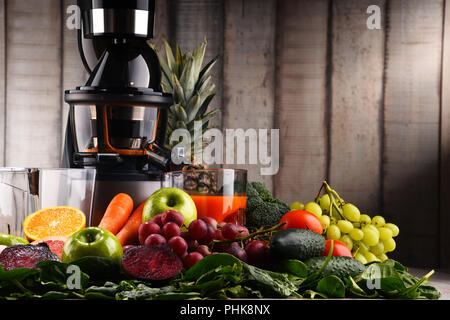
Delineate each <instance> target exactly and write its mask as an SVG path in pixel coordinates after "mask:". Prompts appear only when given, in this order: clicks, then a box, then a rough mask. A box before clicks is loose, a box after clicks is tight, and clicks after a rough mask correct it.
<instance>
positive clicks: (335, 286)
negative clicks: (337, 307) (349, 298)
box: [316, 275, 345, 298]
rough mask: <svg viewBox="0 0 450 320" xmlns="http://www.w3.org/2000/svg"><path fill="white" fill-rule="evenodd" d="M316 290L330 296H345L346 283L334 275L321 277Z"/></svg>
mask: <svg viewBox="0 0 450 320" xmlns="http://www.w3.org/2000/svg"><path fill="white" fill-rule="evenodd" d="M316 291H317V292H320V293H322V294H324V295H326V296H327V297H330V298H345V284H344V282H343V281H342V280H341V279H339V278H338V277H336V276H334V275H329V276H326V277H324V278H322V279H320V281H319V282H318V283H317V287H316Z"/></svg>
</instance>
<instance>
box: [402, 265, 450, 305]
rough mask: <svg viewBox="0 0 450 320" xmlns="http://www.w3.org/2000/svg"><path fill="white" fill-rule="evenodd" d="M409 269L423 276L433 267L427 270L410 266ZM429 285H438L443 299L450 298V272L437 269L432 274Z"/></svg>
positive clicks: (412, 272)
mask: <svg viewBox="0 0 450 320" xmlns="http://www.w3.org/2000/svg"><path fill="white" fill-rule="evenodd" d="M408 270H409V272H410V273H411V274H412V275H414V276H416V277H419V278H421V277H423V276H424V275H426V274H427V273H428V272H429V271H430V270H431V269H430V270H425V269H417V268H408ZM428 285H431V286H433V287H436V288H437V289H438V290H439V291H441V293H442V297H441V300H450V273H447V272H442V271H435V273H434V274H433V275H432V276H431V278H430V282H429V283H428Z"/></svg>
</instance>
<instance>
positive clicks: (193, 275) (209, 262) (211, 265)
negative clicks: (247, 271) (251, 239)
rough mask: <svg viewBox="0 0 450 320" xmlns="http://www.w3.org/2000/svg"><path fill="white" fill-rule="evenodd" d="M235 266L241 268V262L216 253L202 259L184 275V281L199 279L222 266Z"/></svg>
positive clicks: (224, 254)
mask: <svg viewBox="0 0 450 320" xmlns="http://www.w3.org/2000/svg"><path fill="white" fill-rule="evenodd" d="M233 265H237V266H238V268H242V263H241V260H239V259H237V258H235V257H234V256H232V255H231V254H226V253H218V254H212V255H209V256H206V257H204V258H203V259H201V260H200V261H199V262H197V263H196V264H195V265H194V266H193V267H192V268H190V269H189V270H188V271H186V273H185V274H184V280H187V281H193V280H197V279H199V278H200V277H201V276H202V275H204V274H205V273H207V272H209V271H211V270H214V269H216V268H217V267H222V266H233Z"/></svg>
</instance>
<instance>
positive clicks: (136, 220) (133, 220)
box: [116, 202, 145, 246]
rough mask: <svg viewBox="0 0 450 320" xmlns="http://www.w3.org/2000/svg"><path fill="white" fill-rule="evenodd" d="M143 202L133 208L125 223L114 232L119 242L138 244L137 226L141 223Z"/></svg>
mask: <svg viewBox="0 0 450 320" xmlns="http://www.w3.org/2000/svg"><path fill="white" fill-rule="evenodd" d="M144 206H145V202H144V203H142V204H141V205H140V206H139V207H137V208H136V210H134V212H133V214H132V215H131V217H130V218H129V219H128V221H127V223H125V225H124V226H123V227H122V229H120V231H119V233H118V234H116V237H117V239H119V241H120V244H121V245H122V246H125V245H127V244H139V234H138V230H139V226H140V225H141V223H142V211H144Z"/></svg>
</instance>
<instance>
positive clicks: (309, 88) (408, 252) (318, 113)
mask: <svg viewBox="0 0 450 320" xmlns="http://www.w3.org/2000/svg"><path fill="white" fill-rule="evenodd" d="M75 2H76V1H75V0H60V1H58V0H41V1H39V5H36V1H35V0H22V1H20V0H0V75H1V76H0V165H1V166H46V167H49V166H58V165H59V159H60V156H61V151H60V146H61V144H62V139H63V136H62V134H63V132H64V130H65V123H66V120H67V111H68V108H67V106H66V105H64V104H63V103H62V92H63V90H65V89H70V88H72V87H75V86H76V85H79V84H82V83H83V82H84V81H85V80H86V76H87V75H86V73H85V71H84V70H83V66H82V64H81V62H80V59H79V56H78V51H77V46H76V31H74V30H68V29H67V28H66V27H65V20H66V18H67V13H66V9H67V6H68V5H70V4H73V3H75ZM446 2H447V1H445V0H408V1H406V0H157V14H156V29H155V39H154V40H153V41H154V42H155V43H156V44H157V45H158V46H161V44H162V38H166V39H168V41H169V42H170V43H171V44H175V43H178V44H180V45H181V46H182V48H183V49H184V50H192V48H193V47H194V46H196V45H198V44H199V43H200V42H201V41H202V40H203V38H204V37H206V38H207V40H208V49H207V50H208V51H207V57H206V59H210V58H212V57H214V56H215V55H216V54H220V55H221V57H220V60H219V63H218V64H217V65H216V67H215V69H214V70H213V73H214V76H215V78H214V82H215V84H216V85H217V88H218V90H217V93H218V94H217V97H216V98H215V99H214V102H213V106H212V107H215V108H220V111H221V112H220V114H219V115H218V116H217V117H216V118H215V119H214V122H213V124H214V125H215V126H217V127H219V128H222V129H223V130H225V129H229V128H242V129H247V128H255V129H259V128H262V129H267V128H279V129H280V139H281V141H280V151H281V156H280V170H279V172H278V174H277V175H275V176H264V177H262V176H260V175H259V169H260V168H259V167H258V166H249V165H245V166H241V167H244V168H247V169H248V170H249V177H250V179H251V180H259V181H263V182H264V183H266V184H267V185H268V187H269V188H271V189H272V190H273V191H274V192H275V194H276V195H277V196H278V197H279V198H281V199H283V200H285V201H287V202H292V201H296V200H299V201H303V202H307V201H311V200H313V198H314V197H315V194H316V192H317V190H318V189H319V187H320V184H321V181H323V180H324V179H326V180H328V181H329V182H330V184H331V185H332V186H333V187H335V189H336V190H337V191H338V192H339V193H340V194H341V195H342V196H343V197H344V198H345V199H347V200H348V201H350V202H353V203H355V204H356V205H358V206H359V207H360V208H361V211H363V212H365V213H368V214H370V215H375V214H383V215H384V216H386V217H387V218H388V219H389V220H392V221H393V222H395V223H398V224H399V225H400V228H401V234H400V236H399V238H398V247H399V250H397V251H396V253H395V254H394V257H395V258H398V259H399V260H401V261H405V262H407V263H408V264H409V265H411V266H440V267H442V268H450V256H449V255H448V254H447V251H446V248H447V247H448V246H449V245H450V235H449V233H448V231H447V230H448V228H449V227H450V218H449V217H450V215H449V214H448V212H449V210H450V205H449V204H448V199H449V196H450V96H449V94H448V92H450V64H449V61H450V9H449V7H450V5H448V2H447V3H446ZM370 5H376V6H378V8H379V9H380V13H381V25H380V26H381V28H380V29H374V30H372V29H369V28H368V27H367V25H366V22H367V19H368V18H369V15H370V14H369V13H368V12H367V8H368V6H370Z"/></svg>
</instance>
